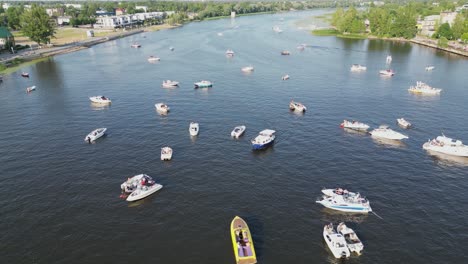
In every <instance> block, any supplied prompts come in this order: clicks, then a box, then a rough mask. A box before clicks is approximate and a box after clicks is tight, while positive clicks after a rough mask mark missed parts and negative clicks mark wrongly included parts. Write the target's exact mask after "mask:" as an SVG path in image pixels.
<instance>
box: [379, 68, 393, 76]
mask: <svg viewBox="0 0 468 264" xmlns="http://www.w3.org/2000/svg"><path fill="white" fill-rule="evenodd" d="M379 73H380V75H382V76H393V75H395V72H394V71H393V70H391V69H387V70H381V71H380V72H379Z"/></svg>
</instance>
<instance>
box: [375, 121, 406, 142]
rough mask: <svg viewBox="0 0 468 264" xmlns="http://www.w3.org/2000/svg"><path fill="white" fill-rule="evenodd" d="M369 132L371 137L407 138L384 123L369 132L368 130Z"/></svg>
mask: <svg viewBox="0 0 468 264" xmlns="http://www.w3.org/2000/svg"><path fill="white" fill-rule="evenodd" d="M369 134H371V135H372V137H375V138H384V139H391V140H402V139H407V138H408V136H405V135H403V134H401V133H398V132H396V131H394V130H392V129H391V128H389V127H388V126H386V125H381V126H379V128H376V129H374V130H372V131H371V132H369Z"/></svg>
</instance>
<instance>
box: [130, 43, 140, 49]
mask: <svg viewBox="0 0 468 264" xmlns="http://www.w3.org/2000/svg"><path fill="white" fill-rule="evenodd" d="M131 47H132V48H141V45H140V44H139V43H137V42H135V43H133V44H132V45H131Z"/></svg>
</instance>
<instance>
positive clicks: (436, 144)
mask: <svg viewBox="0 0 468 264" xmlns="http://www.w3.org/2000/svg"><path fill="white" fill-rule="evenodd" d="M423 149H425V150H429V151H434V152H439V153H443V154H447V155H451V156H458V157H468V146H466V145H463V142H462V141H461V140H454V139H452V138H449V137H446V136H445V135H442V136H438V137H437V138H435V139H433V140H429V141H428V142H426V143H424V144H423Z"/></svg>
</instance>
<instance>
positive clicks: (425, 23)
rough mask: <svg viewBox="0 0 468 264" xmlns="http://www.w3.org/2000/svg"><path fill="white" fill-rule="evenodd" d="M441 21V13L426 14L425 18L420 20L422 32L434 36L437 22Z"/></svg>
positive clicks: (419, 26)
mask: <svg viewBox="0 0 468 264" xmlns="http://www.w3.org/2000/svg"><path fill="white" fill-rule="evenodd" d="M439 21H440V15H433V16H426V17H424V19H423V20H419V21H418V28H419V29H420V33H421V34H422V35H426V36H432V34H434V32H435V30H436V28H435V26H436V24H437V23H439Z"/></svg>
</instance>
